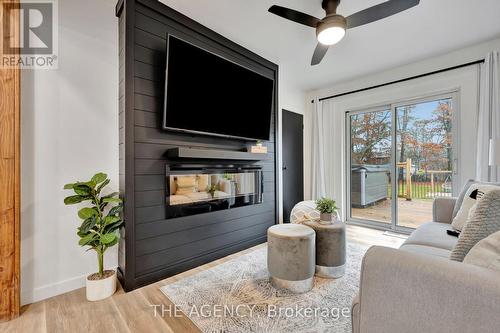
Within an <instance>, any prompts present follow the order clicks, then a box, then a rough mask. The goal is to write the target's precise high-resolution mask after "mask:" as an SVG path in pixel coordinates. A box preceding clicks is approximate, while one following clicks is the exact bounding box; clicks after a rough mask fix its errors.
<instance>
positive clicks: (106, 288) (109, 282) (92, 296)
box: [87, 271, 116, 301]
mask: <svg viewBox="0 0 500 333" xmlns="http://www.w3.org/2000/svg"><path fill="white" fill-rule="evenodd" d="M106 272H108V271H106ZM93 275H94V274H92V275H89V276H87V300H89V301H100V300H102V299H105V298H108V297H110V296H112V295H113V294H114V293H115V291H116V272H115V271H113V275H111V276H108V277H107V278H105V279H102V280H90V279H89V278H90V277H91V276H93Z"/></svg>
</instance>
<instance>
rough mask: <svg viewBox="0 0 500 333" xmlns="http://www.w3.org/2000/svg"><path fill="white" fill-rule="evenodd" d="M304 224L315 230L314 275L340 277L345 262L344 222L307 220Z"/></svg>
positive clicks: (330, 277) (329, 277) (343, 270)
mask: <svg viewBox="0 0 500 333" xmlns="http://www.w3.org/2000/svg"><path fill="white" fill-rule="evenodd" d="M304 225H307V226H308V227H311V228H312V229H314V231H316V276H319V277H322V278H327V279H338V278H340V277H342V276H343V275H344V274H345V264H346V235H345V223H342V222H340V221H335V222H334V223H330V224H324V223H320V222H315V221H307V222H304Z"/></svg>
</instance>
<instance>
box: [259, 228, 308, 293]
mask: <svg viewBox="0 0 500 333" xmlns="http://www.w3.org/2000/svg"><path fill="white" fill-rule="evenodd" d="M315 237H316V235H315V233H314V230H313V229H311V228H309V227H306V226H304V225H300V224H277V225H274V226H272V227H270V228H269V229H268V230H267V269H268V270H269V273H270V275H271V283H272V285H273V286H274V287H275V288H278V289H285V290H288V291H290V292H292V293H304V292H307V291H309V290H311V289H312V287H313V282H314V270H315V263H316V258H315V255H316V250H315Z"/></svg>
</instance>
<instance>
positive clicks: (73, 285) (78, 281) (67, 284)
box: [21, 267, 116, 305]
mask: <svg viewBox="0 0 500 333" xmlns="http://www.w3.org/2000/svg"><path fill="white" fill-rule="evenodd" d="M106 269H114V270H116V268H112V267H111V268H106ZM87 275H88V274H85V275H82V276H76V277H73V278H70V279H67V280H63V281H59V282H56V283H51V284H47V285H45V286H41V287H37V288H34V289H33V290H21V305H26V304H31V303H35V302H38V301H42V300H44V299H47V298H50V297H54V296H57V295H61V294H64V293H67V292H70V291H73V290H75V289H79V288H83V287H85V282H86V279H87Z"/></svg>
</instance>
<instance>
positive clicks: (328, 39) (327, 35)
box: [318, 27, 345, 45]
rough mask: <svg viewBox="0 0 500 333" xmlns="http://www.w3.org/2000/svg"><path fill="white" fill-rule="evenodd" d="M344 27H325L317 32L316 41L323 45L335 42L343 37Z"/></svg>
mask: <svg viewBox="0 0 500 333" xmlns="http://www.w3.org/2000/svg"><path fill="white" fill-rule="evenodd" d="M344 36H345V29H343V28H341V27H331V28H326V29H325V30H323V31H321V32H320V33H319V34H318V42H320V43H321V44H323V45H334V44H337V43H338V42H340V41H341V40H342V38H344Z"/></svg>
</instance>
